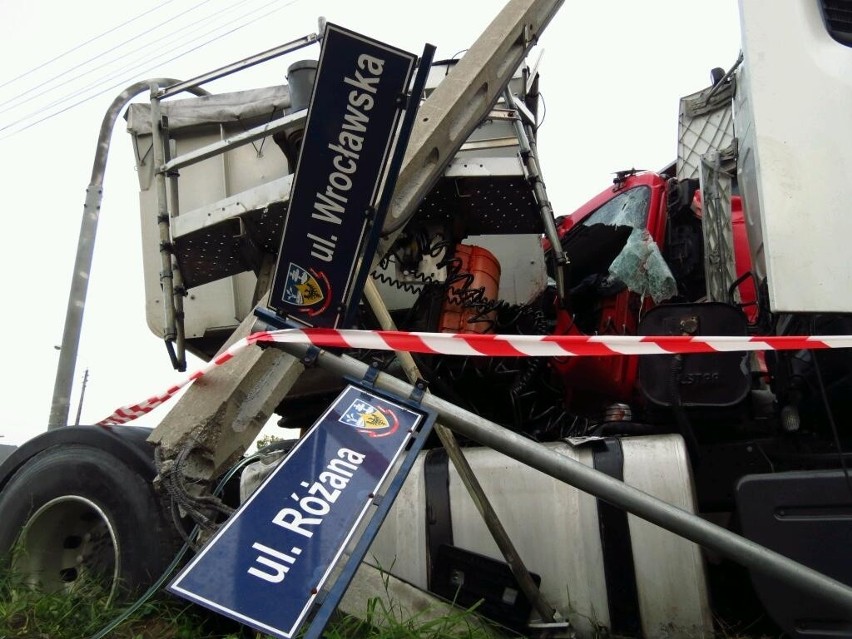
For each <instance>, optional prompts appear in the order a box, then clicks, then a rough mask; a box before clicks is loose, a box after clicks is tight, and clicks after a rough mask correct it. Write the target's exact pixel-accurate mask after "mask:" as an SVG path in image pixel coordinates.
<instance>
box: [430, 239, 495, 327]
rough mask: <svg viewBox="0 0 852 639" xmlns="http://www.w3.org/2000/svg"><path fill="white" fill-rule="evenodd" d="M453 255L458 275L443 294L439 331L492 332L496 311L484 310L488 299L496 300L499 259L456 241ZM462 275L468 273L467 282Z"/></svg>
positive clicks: (482, 249)
mask: <svg viewBox="0 0 852 639" xmlns="http://www.w3.org/2000/svg"><path fill="white" fill-rule="evenodd" d="M455 258H456V259H457V260H458V277H457V278H454V281H453V282H452V283H451V284H450V288H449V290H448V291H447V293H446V297H445V299H444V303H443V306H442V307H441V318H440V321H439V323H438V330H439V331H440V332H442V333H492V332H494V330H493V329H494V321H495V319H496V318H497V311H489V312H487V313H484V312H483V311H484V310H485V309H486V308H487V303H488V302H491V301H494V300H497V299H498V297H497V295H498V293H499V290H500V262H498V261H497V258H496V257H494V254H493V253H492V252H491V251H489V250H488V249H484V248H482V247H481V246H472V245H470V244H457V245H456V250H455ZM464 275H470V276H471V277H470V278H469V281H470V283H469V284H467V281H468V280H467V279H466V278H464V277H463V276H464ZM451 276H452V274H451ZM479 291H481V293H480V292H479Z"/></svg>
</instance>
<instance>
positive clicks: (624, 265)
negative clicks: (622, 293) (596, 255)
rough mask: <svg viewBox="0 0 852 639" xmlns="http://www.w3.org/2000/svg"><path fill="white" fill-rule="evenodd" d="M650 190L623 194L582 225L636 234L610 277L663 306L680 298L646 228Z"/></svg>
mask: <svg viewBox="0 0 852 639" xmlns="http://www.w3.org/2000/svg"><path fill="white" fill-rule="evenodd" d="M650 200H651V189H650V188H649V187H647V186H640V187H636V188H634V189H630V190H629V191H625V192H624V193H620V194H619V195H617V196H616V197H614V198H612V199H611V200H610V201H609V202H607V203H606V204H604V205H603V206H601V207H600V208H599V209H598V210H597V211H595V212H594V213H592V214H591V215H590V216H589V217H588V218H586V219H585V220H584V221H583V222H582V225H583V226H592V225H595V224H605V225H607V226H626V227H630V228H632V229H633V230H632V231H631V232H630V236H629V237H628V238H627V242H626V243H625V245H624V248H623V249H622V250H621V252H620V253H619V254H618V256H617V257H616V258H615V259H614V260H613V261H612V263H611V264H610V265H609V276H610V278H612V279H614V280H618V281H620V282H623V283H624V285H625V286H627V288H629V289H630V290H631V291H633V292H634V293H638V294H639V295H642V296H643V297H644V296H645V295H650V296H651V298H652V299H653V300H654V302H657V303H659V302H662V301H663V300H667V299H669V298H671V297H674V296H675V295H676V294H677V285H676V284H675V279H674V276H673V275H672V272H671V270H670V269H669V266H668V264H666V261H665V259H664V258H663V256H662V254H661V253H660V247H659V246H657V243H656V242H655V241H654V239H653V238H652V237H651V234H650V233H649V232H648V231H647V229H646V228H645V224H646V221H647V216H648V206H649V204H650Z"/></svg>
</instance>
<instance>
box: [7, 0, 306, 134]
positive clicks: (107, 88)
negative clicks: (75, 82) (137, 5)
mask: <svg viewBox="0 0 852 639" xmlns="http://www.w3.org/2000/svg"><path fill="white" fill-rule="evenodd" d="M299 1H300V0H290V1H289V2H287V3H285V4H283V5H282V6H280V7H278V8H276V9H273V10H271V11H268V12H266V13H264V14H262V15H259V16H257V17H256V18H253V19H252V20H249V21H248V22H246V23H244V24H241V25H239V26H237V27H234V28H233V29H230V30H228V31H226V32H224V33H221V34H218V35H216V36H215V37H213V38H211V39H209V40H207V41H205V42H203V43H201V44H199V45H198V46H196V47H193V48H191V49H189V50H187V51H184V52H182V53H180V54H178V55H175V56H173V57H171V58H169V59H168V60H163V61H162V62H159V63H158V64H168V63H169V62H173V61H175V60H178V59H180V58H182V57H184V56H186V55H189V54H190V53H193V52H195V51H198V50H199V49H202V48H204V47H205V46H207V45H209V44H210V43H212V42H215V41H217V40H219V39H221V38H222V37H226V36H229V35H232V34H234V33H236V32H238V31H240V30H242V29H244V28H246V27H247V26H250V25H252V24H254V23H255V22H258V21H260V20H262V19H264V18H266V17H268V16H270V15H272V14H274V13H277V12H278V11H281V10H282V9H285V8H286V7H289V6H291V5H293V4H296V3H297V2H299ZM274 2H277V0H274V1H273V3H274ZM273 3H270V4H273ZM267 6H268V5H267ZM156 66H157V65H151V66H150V67H148V68H147V69H146V70H144V71H142V72H141V74H142V75H144V74H147V73H150V72H151V71H152V70H153V69H154V68H156ZM124 82H126V79H124V80H121V81H118V82H116V83H114V84H111V85H109V86H105V87H103V88H102V89H101V90H100V91H97V92H96V93H93V94H91V95H88V96H86V97H85V98H82V99H80V100H78V101H76V102H74V103H72V104H69V105H68V106H66V107H64V108H62V109H59V110H57V111H54V112H53V113H50V114H49V115H46V116H45V117H43V118H40V119H38V120H36V121H34V122H30V123H29V124H27V125H25V126H22V127H20V128H19V129H16V130H14V131H8V132H7V133H5V134H4V135H2V136H0V140H5V139H8V138H10V137H12V136H14V135H17V134H18V133H21V132H23V131H26V130H28V129H31V128H32V127H34V126H37V125H38V124H41V123H43V122H46V121H47V120H50V119H52V118H54V117H56V116H57V115H61V114H62V113H65V112H67V111H70V110H71V109H73V108H74V107H76V106H79V105H81V104H83V103H85V102H88V101H89V100H91V99H93V98H95V97H97V96H99V95H102V94H104V93H106V92H107V91H110V90H112V89H115V88H117V87H119V86H121V85H122V84H124ZM35 115H38V113H36V114H35ZM29 117H35V116H34V115H31V116H28V117H27V118H23V119H21V120H18V121H16V122H13V123H12V124H9V125H7V126H4V127H2V128H0V132H2V131H7V130H8V129H10V128H12V127H13V126H14V125H15V124H19V123H21V122H23V121H25V120H26V119H28V118H29Z"/></svg>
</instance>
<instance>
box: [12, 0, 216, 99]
mask: <svg viewBox="0 0 852 639" xmlns="http://www.w3.org/2000/svg"><path fill="white" fill-rule="evenodd" d="M209 2H212V0H202V1H201V2H199V3H198V4H196V5H194V6H192V7H190V8H189V9H186V10H185V11H182V12H180V13H179V14H177V15H176V16H172V17H170V18H168V19H167V20H164V21H163V22H160V23H159V24H156V25H154V26H153V27H150V28H148V29H146V30H145V31H143V32H142V33H139V34H137V35H135V36H133V37H132V38H131V39H129V40H125V41H124V42H121V43H119V44H116V45H114V46H112V47H110V48H109V49H107V50H106V51H101V52H99V53H96V54H95V55H94V56H92V57H91V58H89V59H87V60H84V61H83V62H81V63H79V64H77V65H76V66H73V67H71V68H69V69H65V70H64V71H61V72H60V73H57V74H56V75H54V76H53V77H51V78H49V79H47V80H45V81H44V82H41V83H40V84H37V85H35V86H34V87H31V88H30V89H27V90H26V91H22V92H21V93H18V94H17V95H16V96H15V97H14V98H12V99H11V100H6V101H5V102H3V103H0V106H1V107H6V108H4V109H2V110H0V113H6V112H7V111H9V110H10V109H13V108H17V107H19V106H21V105H22V104H26V103H27V102H30V101H32V100H34V99H35V98H37V97H39V96H41V95H44V94H45V93H47V92H48V91H49V89H48V90H45V91H42V92H41V93H38V94H36V95H35V96H30V97H28V98H26V99H23V100H22V99H21V98H24V97H25V96H28V95H30V94H31V93H32V92H33V91H38V90H39V89H40V88H42V87H44V86H45V85H49V84H50V83H51V82H53V81H54V80H58V79H60V78H64V77H65V76H66V75H67V74H68V73H72V72H73V71H76V70H77V69H79V68H80V67H82V66H83V65H85V64H88V63H90V62H94V61H96V60H98V59H99V58H101V57H103V56H105V55H107V54H108V53H112V52H113V51H115V50H116V49H120V48H121V47H123V46H125V45H126V44H128V43H130V42H133V41H134V40H135V39H136V38H139V37H141V36H144V35H148V34H149V33H151V32H152V31H156V30H157V29H159V28H161V27H163V26H164V25H167V24H168V23H169V22H172V21H173V20H175V19H177V18H180V17H182V16H184V15H186V14H188V13H191V12H192V11H195V10H196V9H198V8H199V7H202V6H203V5H205V4H207V3H209ZM62 84H66V83H65V82H63V83H62ZM60 86H61V85H60ZM7 105H8V106H7Z"/></svg>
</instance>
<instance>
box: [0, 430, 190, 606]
mask: <svg viewBox="0 0 852 639" xmlns="http://www.w3.org/2000/svg"><path fill="white" fill-rule="evenodd" d="M178 548H179V537H178V535H177V533H176V531H175V530H174V528H173V527H172V525H171V522H170V520H169V519H168V518H167V516H166V513H165V511H164V508H163V507H162V505H161V503H160V500H159V498H158V496H157V494H156V493H155V491H154V488H153V486H152V485H151V482H150V480H149V479H146V478H144V477H142V476H140V474H139V473H138V472H136V471H134V470H133V469H131V468H130V467H129V466H128V465H127V464H125V463H124V462H123V461H122V460H120V459H119V458H117V457H116V456H115V455H112V454H110V453H108V452H106V451H103V450H100V449H98V448H95V447H92V446H86V445H82V444H64V445H62V446H54V447H51V448H48V449H46V450H44V451H42V452H40V453H39V454H37V455H35V456H34V457H33V458H31V459H30V460H29V461H27V462H26V463H25V464H24V465H23V466H22V467H21V468H20V469H18V471H17V472H16V473H15V474H14V475H13V476H12V477H11V478H10V480H9V482H8V483H7V484H6V486H5V487H4V488H3V491H2V493H0V553H2V556H4V557H6V558H7V565H9V563H8V562H11V568H12V570H13V573H14V574H15V576H16V578H21V579H23V580H24V581H25V582H26V583H29V584H30V585H33V586H37V587H39V588H41V589H42V590H44V591H46V592H58V591H62V590H63V589H69V588H70V587H71V586H72V585H73V584H74V583H75V582H77V581H78V580H80V579H83V578H85V577H95V578H97V579H100V580H101V581H102V583H103V585H104V586H105V587H107V588H109V589H110V592H111V596H113V597H116V598H118V599H120V598H122V596H128V595H132V594H135V593H138V592H139V591H140V590H142V589H144V588H146V587H147V586H149V585H150V584H151V583H153V582H154V581H155V580H156V579H157V578H158V577H159V576H160V575H161V574H162V572H163V570H164V569H165V568H166V566H167V565H168V564H169V562H170V561H171V560H172V559H173V557H174V555H175V553H176V552H177V549H178Z"/></svg>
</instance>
